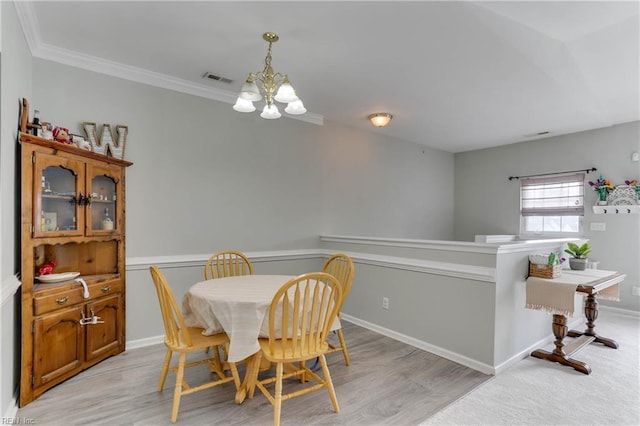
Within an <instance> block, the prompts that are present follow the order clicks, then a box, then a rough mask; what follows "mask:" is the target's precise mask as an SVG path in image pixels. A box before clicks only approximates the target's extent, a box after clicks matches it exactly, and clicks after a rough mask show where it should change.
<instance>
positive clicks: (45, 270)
mask: <svg viewBox="0 0 640 426" xmlns="http://www.w3.org/2000/svg"><path fill="white" fill-rule="evenodd" d="M55 266H56V261H55V260H51V261H49V262H47V263H45V264H44V265H42V266H41V267H40V269H38V272H39V275H49V274H51V273H52V272H53V268H54V267H55Z"/></svg>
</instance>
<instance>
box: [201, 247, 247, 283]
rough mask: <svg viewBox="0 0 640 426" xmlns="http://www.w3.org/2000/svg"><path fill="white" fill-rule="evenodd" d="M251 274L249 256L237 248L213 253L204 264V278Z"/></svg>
mask: <svg viewBox="0 0 640 426" xmlns="http://www.w3.org/2000/svg"><path fill="white" fill-rule="evenodd" d="M238 275H253V265H252V264H251V261H250V260H249V258H248V257H247V256H246V255H245V254H244V253H242V252H239V251H237V250H224V251H219V252H217V253H214V254H213V256H211V257H210V258H209V260H207V263H206V264H205V265H204V279H205V280H211V279H214V278H223V277H235V276H238Z"/></svg>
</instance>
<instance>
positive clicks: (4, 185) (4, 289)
mask: <svg viewBox="0 0 640 426" xmlns="http://www.w3.org/2000/svg"><path fill="white" fill-rule="evenodd" d="M0 15H1V21H0V30H1V49H0V50H1V51H2V54H1V61H0V124H2V133H1V136H0V207H1V208H0V324H1V327H0V333H1V334H0V416H6V415H10V414H11V410H12V409H13V406H14V402H13V397H14V393H15V390H16V389H17V385H18V382H19V377H18V369H17V365H18V364H19V361H20V353H19V348H20V345H19V342H20V337H19V330H20V319H19V316H20V292H16V291H15V290H17V281H16V274H17V272H18V267H19V262H20V249H19V244H20V241H19V236H18V235H19V234H18V232H19V230H18V229H19V220H18V217H19V216H18V212H19V210H18V209H19V206H20V201H19V194H20V192H19V190H18V188H17V182H18V181H19V179H16V176H17V173H18V166H17V164H16V159H17V151H18V147H17V144H16V140H17V131H18V118H19V113H20V105H21V103H20V102H21V99H22V97H23V96H26V97H29V96H30V95H31V55H30V53H29V50H28V48H27V44H26V41H25V39H24V36H23V34H22V29H21V28H20V25H19V24H18V20H17V17H16V12H15V9H14V5H13V3H12V2H6V1H3V2H0Z"/></svg>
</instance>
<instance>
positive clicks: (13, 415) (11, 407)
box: [2, 394, 24, 424]
mask: <svg viewBox="0 0 640 426" xmlns="http://www.w3.org/2000/svg"><path fill="white" fill-rule="evenodd" d="M17 416H18V395H17V394H16V395H14V396H13V397H12V398H11V401H9V404H8V405H7V408H6V410H5V412H4V413H2V419H3V422H2V424H9V423H5V422H4V420H5V419H11V420H14V423H13V424H24V422H22V423H18V421H17Z"/></svg>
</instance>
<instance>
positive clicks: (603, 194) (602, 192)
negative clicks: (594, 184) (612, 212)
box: [598, 186, 609, 206]
mask: <svg viewBox="0 0 640 426" xmlns="http://www.w3.org/2000/svg"><path fill="white" fill-rule="evenodd" d="M607 194H609V191H608V188H606V187H604V186H601V187H599V188H598V196H599V197H600V199H599V200H598V204H599V205H601V206H606V205H607Z"/></svg>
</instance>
